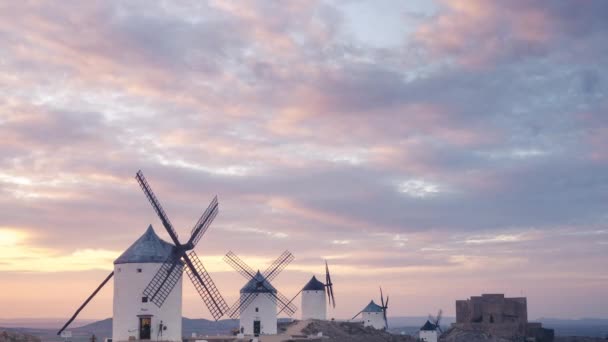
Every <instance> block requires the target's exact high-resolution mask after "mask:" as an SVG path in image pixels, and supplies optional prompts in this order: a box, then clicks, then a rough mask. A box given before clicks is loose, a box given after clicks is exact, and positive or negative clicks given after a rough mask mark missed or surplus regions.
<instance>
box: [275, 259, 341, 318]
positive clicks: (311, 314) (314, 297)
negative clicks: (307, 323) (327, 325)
mask: <svg viewBox="0 0 608 342" xmlns="http://www.w3.org/2000/svg"><path fill="white" fill-rule="evenodd" d="M300 294H302V319H310V318H312V319H320V320H324V319H326V314H327V308H326V305H325V297H327V303H328V305H331V306H333V307H334V308H335V307H336V299H335V298H334V288H333V283H332V282H331V275H330V274H329V266H328V265H327V260H326V261H325V284H324V283H322V282H320V281H319V280H318V279H317V277H315V276H312V278H311V279H310V281H308V283H306V285H304V287H303V288H302V289H301V290H300V291H298V293H296V295H295V296H293V298H291V300H290V301H289V303H291V302H293V301H294V300H295V299H296V298H297V297H298V296H299V295H300ZM285 308H286V307H285V306H283V307H282V308H281V310H280V311H279V314H280V313H281V312H283V310H285Z"/></svg>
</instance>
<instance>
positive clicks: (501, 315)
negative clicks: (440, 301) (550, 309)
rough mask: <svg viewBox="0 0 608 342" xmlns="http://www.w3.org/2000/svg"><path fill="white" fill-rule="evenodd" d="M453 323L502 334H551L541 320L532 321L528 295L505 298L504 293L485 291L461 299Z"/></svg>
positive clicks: (467, 328)
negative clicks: (529, 315) (526, 296)
mask: <svg viewBox="0 0 608 342" xmlns="http://www.w3.org/2000/svg"><path fill="white" fill-rule="evenodd" d="M453 326H454V327H456V328H460V329H465V330H474V331H481V332H485V333H489V334H492V335H495V336H501V337H513V336H528V335H530V334H532V335H535V334H537V335H543V336H549V335H550V333H549V332H547V330H548V329H543V328H542V327H541V326H540V323H538V324H537V323H528V306H527V301H526V298H525V297H516V298H505V296H504V295H503V294H483V295H481V296H473V297H471V298H470V299H466V300H457V301H456V323H454V324H453Z"/></svg>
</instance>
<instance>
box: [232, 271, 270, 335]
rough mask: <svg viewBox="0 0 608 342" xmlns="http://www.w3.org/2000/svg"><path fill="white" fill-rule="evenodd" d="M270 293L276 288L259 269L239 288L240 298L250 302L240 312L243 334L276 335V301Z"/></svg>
mask: <svg viewBox="0 0 608 342" xmlns="http://www.w3.org/2000/svg"><path fill="white" fill-rule="evenodd" d="M272 293H274V294H276V293H277V290H276V289H275V288H274V287H273V286H272V285H271V284H270V283H269V282H268V281H266V279H264V276H262V274H261V273H260V271H258V273H256V275H255V277H254V278H253V279H251V280H250V281H248V282H247V284H245V286H243V288H242V289H241V298H240V300H241V301H247V302H250V303H249V305H247V306H245V307H242V308H241V312H240V331H242V332H243V333H244V334H245V335H255V336H258V335H276V333H277V301H276V298H275V297H274V296H273V295H272ZM250 297H253V299H250ZM248 298H249V299H248Z"/></svg>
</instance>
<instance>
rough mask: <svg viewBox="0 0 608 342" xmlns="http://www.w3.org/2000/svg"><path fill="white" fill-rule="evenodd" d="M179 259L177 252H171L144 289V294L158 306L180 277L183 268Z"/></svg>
mask: <svg viewBox="0 0 608 342" xmlns="http://www.w3.org/2000/svg"><path fill="white" fill-rule="evenodd" d="M179 259H180V255H179V254H177V253H171V255H169V257H168V258H167V260H166V261H165V262H164V263H163V264H162V265H161V266H160V268H159V269H158V271H157V272H156V274H155V275H154V277H153V278H152V280H151V281H150V283H148V286H146V288H145V289H144V296H146V297H148V300H149V301H150V302H152V303H154V304H155V305H156V306H158V307H159V308H160V307H161V306H162V305H163V303H164V302H165V300H166V299H167V297H169V294H171V291H172V290H173V288H174V287H175V285H177V283H178V282H179V280H180V278H181V277H182V272H183V268H182V265H180V260H179Z"/></svg>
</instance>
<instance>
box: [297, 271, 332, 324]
mask: <svg viewBox="0 0 608 342" xmlns="http://www.w3.org/2000/svg"><path fill="white" fill-rule="evenodd" d="M325 301H326V295H325V284H323V283H322V282H320V281H319V280H317V278H316V277H315V276H312V278H311V279H310V281H309V282H308V283H307V284H306V285H305V286H304V288H302V319H303V320H305V319H321V320H325V319H326V314H327V309H326V304H325Z"/></svg>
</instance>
